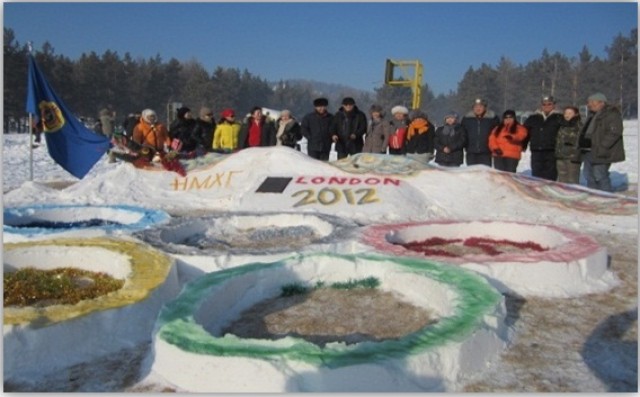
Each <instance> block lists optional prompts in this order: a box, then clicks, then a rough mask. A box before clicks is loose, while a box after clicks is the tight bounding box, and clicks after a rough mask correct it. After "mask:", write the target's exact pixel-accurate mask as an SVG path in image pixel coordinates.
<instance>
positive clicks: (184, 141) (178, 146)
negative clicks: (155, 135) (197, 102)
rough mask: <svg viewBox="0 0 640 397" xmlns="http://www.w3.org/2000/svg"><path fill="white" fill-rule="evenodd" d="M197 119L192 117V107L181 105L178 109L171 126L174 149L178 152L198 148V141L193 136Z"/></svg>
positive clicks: (170, 133) (170, 131)
mask: <svg viewBox="0 0 640 397" xmlns="http://www.w3.org/2000/svg"><path fill="white" fill-rule="evenodd" d="M195 126H196V121H195V120H194V119H193V118H192V117H191V109H189V108H188V107H184V106H183V107H181V108H179V109H178V110H177V111H176V119H175V120H173V122H172V123H171V126H170V127H169V137H171V139H172V142H171V146H172V149H174V150H175V151H178V152H191V151H193V150H195V149H196V145H197V142H196V140H195V138H194V136H193V130H194V128H195Z"/></svg>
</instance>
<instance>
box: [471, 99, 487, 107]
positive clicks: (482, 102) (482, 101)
mask: <svg viewBox="0 0 640 397" xmlns="http://www.w3.org/2000/svg"><path fill="white" fill-rule="evenodd" d="M473 104H474V105H483V106H487V104H488V102H487V100H486V99H484V98H476V99H475V100H474V101H473Z"/></svg>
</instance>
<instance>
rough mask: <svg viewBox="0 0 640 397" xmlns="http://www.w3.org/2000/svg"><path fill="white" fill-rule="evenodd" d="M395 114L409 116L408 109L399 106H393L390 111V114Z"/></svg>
mask: <svg viewBox="0 0 640 397" xmlns="http://www.w3.org/2000/svg"><path fill="white" fill-rule="evenodd" d="M396 113H402V114H409V109H407V108H406V107H404V106H401V105H398V106H394V107H393V108H392V109H391V114H396Z"/></svg>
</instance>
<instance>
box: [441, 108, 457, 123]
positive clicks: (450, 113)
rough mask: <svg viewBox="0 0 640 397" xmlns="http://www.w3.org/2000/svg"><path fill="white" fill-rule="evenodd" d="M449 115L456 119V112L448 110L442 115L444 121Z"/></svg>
mask: <svg viewBox="0 0 640 397" xmlns="http://www.w3.org/2000/svg"><path fill="white" fill-rule="evenodd" d="M449 117H453V118H454V119H456V120H457V119H458V113H456V112H455V111H453V110H449V111H448V112H447V113H445V115H444V120H445V121H446V120H447V119H448V118H449Z"/></svg>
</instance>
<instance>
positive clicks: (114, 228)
mask: <svg viewBox="0 0 640 397" xmlns="http://www.w3.org/2000/svg"><path fill="white" fill-rule="evenodd" d="M3 214H4V226H3V232H4V235H5V241H17V240H20V237H21V238H22V240H25V239H28V238H34V237H40V238H41V237H51V235H52V234H55V235H56V237H62V236H64V235H78V234H80V233H81V234H82V236H83V237H96V236H100V235H105V234H118V233H131V232H134V231H138V230H142V229H145V228H148V227H151V226H153V225H155V224H160V223H163V222H166V221H168V219H169V215H168V214H167V213H165V212H164V211H158V210H151V209H147V208H142V207H134V206H128V205H54V204H40V205H31V206H20V207H11V208H5V209H4V212H3Z"/></svg>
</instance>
